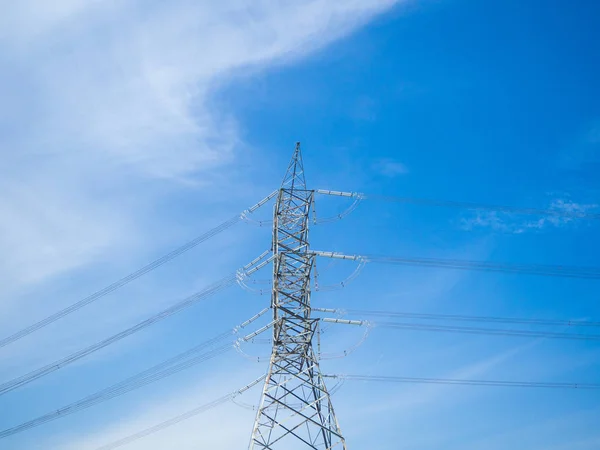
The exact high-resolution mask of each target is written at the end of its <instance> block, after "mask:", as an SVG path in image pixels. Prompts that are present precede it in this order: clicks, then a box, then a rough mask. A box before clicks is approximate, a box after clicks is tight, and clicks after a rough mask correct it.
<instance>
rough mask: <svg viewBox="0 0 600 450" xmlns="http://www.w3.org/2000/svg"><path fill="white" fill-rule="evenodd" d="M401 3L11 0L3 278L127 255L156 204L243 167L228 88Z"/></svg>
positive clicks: (32, 276) (16, 281)
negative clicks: (224, 104)
mask: <svg viewBox="0 0 600 450" xmlns="http://www.w3.org/2000/svg"><path fill="white" fill-rule="evenodd" d="M394 3H396V2H395V1H394V0H379V1H375V2H362V1H358V0H353V1H349V2H343V3H334V2H326V1H324V0H312V1H309V2H303V3H296V2H287V1H286V2H278V1H268V0H263V1H259V2H251V3H248V2H232V1H225V2H212V1H189V0H176V1H173V2H168V3H164V2H142V1H139V0H128V1H123V2H116V1H83V0H59V1H57V2H52V4H51V5H50V4H49V3H48V2H44V1H41V0H26V1H23V2H4V4H3V13H2V15H1V16H2V17H1V18H0V30H1V31H0V74H1V75H0V98H2V99H3V101H2V106H1V107H0V131H1V133H0V158H1V159H2V162H3V163H2V164H1V165H0V176H1V179H2V182H1V184H0V188H1V189H2V193H3V195H2V201H0V219H1V220H0V224H1V225H0V229H1V231H2V232H1V233H0V251H2V252H3V254H8V255H11V258H10V259H9V260H7V259H4V260H3V262H2V263H0V273H3V274H4V277H5V278H3V279H2V281H3V284H4V282H6V283H9V282H10V284H11V285H13V287H14V288H15V289H16V288H18V287H19V286H22V285H23V284H27V283H34V282H40V281H43V280H46V279H49V278H50V277H52V276H54V275H56V274H60V273H64V272H65V271H68V270H71V269H74V268H77V267H80V266H82V265H86V264H89V263H91V262H99V261H102V260H103V259H106V258H107V255H109V254H110V252H111V251H114V250H116V249H119V250H126V249H127V247H128V246H131V245H132V244H131V238H132V237H135V236H144V234H146V233H149V230H148V229H147V227H146V226H145V225H144V222H146V223H148V222H150V221H153V220H154V219H153V217H154V212H153V207H154V203H155V202H156V200H157V199H159V200H161V201H164V197H165V196H168V194H169V193H171V192H172V191H173V190H174V189H177V188H178V186H179V187H181V186H182V185H181V183H182V182H183V183H186V185H188V186H190V183H192V184H191V186H196V187H197V186H198V185H200V186H201V185H206V184H210V183H211V180H213V179H214V178H215V176H216V174H217V173H224V171H225V170H226V169H227V168H228V167H230V166H231V165H232V164H234V156H235V152H236V148H238V146H239V144H240V137H239V131H238V129H239V125H238V124H237V123H236V120H235V112H234V111H227V110H224V109H222V108H219V105H216V104H214V102H213V100H212V94H213V93H214V92H215V90H217V89H219V88H220V87H222V86H223V85H224V84H226V83H227V82H229V81H230V80H231V77H232V76H233V75H239V74H240V73H244V72H245V71H255V70H259V69H261V68H264V67H268V66H270V65H271V64H274V63H279V64H280V63H285V62H289V61H293V60H296V59H298V58H301V57H303V56H305V55H307V54H309V53H311V52H314V51H315V50H317V49H319V48H321V47H323V46H325V45H327V44H328V43H330V42H332V41H333V40H335V39H338V38H340V37H342V36H344V35H346V34H347V33H349V32H351V31H352V30H353V29H355V28H356V27H358V26H360V25H361V24H363V23H365V22H366V21H368V20H369V19H370V18H372V17H373V16H374V15H376V14H378V13H381V12H382V11H385V10H386V9H388V8H389V7H391V6H392V5H393V4H394ZM156 219H158V220H159V221H160V218H158V217H157V218H156Z"/></svg>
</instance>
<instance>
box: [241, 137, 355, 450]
mask: <svg viewBox="0 0 600 450" xmlns="http://www.w3.org/2000/svg"><path fill="white" fill-rule="evenodd" d="M313 196H314V192H313V191H311V190H308V189H306V181H305V178H304V166H303V163H302V154H301V152H300V143H297V144H296V149H295V151H294V156H293V158H292V161H291V162H290V165H289V167H288V169H287V173H286V175H285V178H284V179H283V183H282V185H281V188H280V190H279V195H278V197H277V203H276V205H275V211H274V223H273V254H274V259H273V293H272V296H271V306H272V308H273V324H274V325H273V350H272V353H271V360H270V363H269V372H268V374H267V377H266V379H265V384H264V388H263V392H262V396H261V400H260V406H259V409H258V413H257V415H256V420H255V423H254V429H253V432H252V438H251V441H250V447H249V448H250V450H263V449H269V450H275V449H282V450H301V449H318V450H328V449H332V448H339V449H340V450H342V449H346V443H345V440H344V438H343V436H342V433H341V431H340V427H339V425H338V423H337V419H336V417H335V413H334V411H333V406H332V404H331V398H330V396H329V393H328V392H327V388H326V387H325V382H324V380H323V376H322V375H321V371H320V369H319V361H318V358H317V356H316V355H315V352H314V350H313V345H312V340H313V337H314V336H315V332H316V329H317V323H318V319H312V318H311V314H310V313H311V307H310V285H311V271H312V267H313V263H314V258H315V255H314V254H312V253H311V251H310V247H309V241H308V224H309V217H310V209H311V205H312V203H313Z"/></svg>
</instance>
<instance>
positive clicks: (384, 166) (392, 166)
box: [374, 158, 408, 178]
mask: <svg viewBox="0 0 600 450" xmlns="http://www.w3.org/2000/svg"><path fill="white" fill-rule="evenodd" d="M374 169H375V170H376V171H377V172H379V173H380V174H381V175H383V176H385V177H389V178H394V177H397V176H398V175H406V174H407V173H408V168H407V167H406V166H405V165H404V164H402V163H401V162H399V161H396V160H394V159H389V158H386V159H382V160H380V161H378V162H377V163H376V164H375V165H374Z"/></svg>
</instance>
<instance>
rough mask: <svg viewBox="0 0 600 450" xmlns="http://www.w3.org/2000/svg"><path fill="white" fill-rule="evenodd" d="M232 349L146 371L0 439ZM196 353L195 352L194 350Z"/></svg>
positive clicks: (226, 347)
mask: <svg viewBox="0 0 600 450" xmlns="http://www.w3.org/2000/svg"><path fill="white" fill-rule="evenodd" d="M231 349H232V346H231V344H227V345H222V346H220V347H218V348H216V349H214V350H211V351H209V352H207V353H204V354H200V355H197V356H195V357H194V358H191V359H188V360H184V361H182V362H180V363H178V364H175V365H172V363H171V364H170V365H167V366H166V367H164V368H162V370H158V369H159V368H160V366H162V365H163V364H160V365H157V366H155V367H153V368H151V369H149V370H148V371H147V373H142V374H140V375H136V376H134V377H132V378H130V379H127V380H125V381H123V382H121V383H117V384H115V385H113V386H111V387H109V388H106V389H103V390H101V391H98V392H96V393H95V394H92V395H90V396H88V397H85V398H84V399H82V400H79V401H77V402H74V403H71V404H69V405H67V406H64V407H62V408H60V409H58V410H56V411H53V412H50V413H47V414H44V415H42V416H40V417H37V418H35V419H33V420H30V421H27V422H24V423H22V424H20V425H17V426H14V427H12V428H8V429H6V430H3V431H0V439H2V438H6V437H9V436H12V435H15V434H18V433H21V432H23V431H25V430H29V429H31V428H35V427H38V426H40V425H43V424H45V423H48V422H51V421H53V420H56V419H61V418H63V417H66V416H68V415H70V414H73V413H76V412H79V411H81V410H84V409H87V408H90V407H92V406H95V405H97V404H99V403H102V402H105V401H107V400H110V399H112V398H115V397H118V396H120V395H123V394H126V393H128V392H131V391H133V390H135V389H139V388H141V387H143V386H146V385H148V384H150V383H154V382H155V381H159V380H162V379H163V378H166V377H168V376H171V375H173V374H175V373H178V372H181V371H182V370H185V369H188V368H190V367H192V366H195V365H197V364H199V363H201V362H205V361H208V360H209V359H212V358H215V357H216V356H219V355H222V354H223V353H225V352H227V351H229V350H231ZM196 351H197V350H196Z"/></svg>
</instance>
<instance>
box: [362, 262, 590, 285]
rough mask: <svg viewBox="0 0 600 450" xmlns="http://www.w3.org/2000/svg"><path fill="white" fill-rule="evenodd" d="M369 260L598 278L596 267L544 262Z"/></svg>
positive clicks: (412, 264)
mask: <svg viewBox="0 0 600 450" xmlns="http://www.w3.org/2000/svg"><path fill="white" fill-rule="evenodd" d="M367 259H368V260H369V261H370V262H376V263H384V264H399V265H411V266H425V267H438V268H450V269H465V270H482V271H488V272H504V273H521V274H530V275H542V276H550V277H566V278H586V279H599V278H600V268H598V267H574V266H563V265H546V264H514V263H512V264H511V263H495V262H488V261H470V260H460V259H442V258H399V257H393V256H373V257H367Z"/></svg>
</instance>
